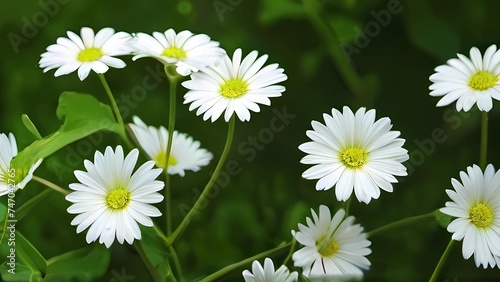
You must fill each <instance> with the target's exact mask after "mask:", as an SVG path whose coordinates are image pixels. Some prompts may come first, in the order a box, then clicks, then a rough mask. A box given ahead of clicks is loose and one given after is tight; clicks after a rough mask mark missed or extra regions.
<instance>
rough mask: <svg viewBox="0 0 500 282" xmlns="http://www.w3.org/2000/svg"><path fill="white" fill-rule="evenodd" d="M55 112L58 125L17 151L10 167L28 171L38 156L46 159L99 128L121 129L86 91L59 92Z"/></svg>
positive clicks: (100, 104) (111, 114)
mask: <svg viewBox="0 0 500 282" xmlns="http://www.w3.org/2000/svg"><path fill="white" fill-rule="evenodd" d="M56 114H57V117H58V118H59V119H60V120H62V119H64V123H63V125H62V126H61V128H60V129H59V130H58V131H56V132H55V133H53V134H51V135H49V136H47V137H45V138H43V139H41V140H37V141H35V142H33V143H32V144H31V145H30V146H28V147H26V148H25V149H24V150H22V151H21V152H19V154H18V155H17V156H16V157H15V158H14V159H13V160H12V163H11V166H12V167H15V168H21V169H22V170H27V169H26V168H29V167H30V166H31V165H32V164H33V163H35V162H36V161H37V160H38V159H43V158H46V157H48V156H50V155H51V154H53V153H54V152H56V151H57V150H59V149H61V148H63V147H64V146H66V145H68V144H71V143H73V142H74V141H77V140H80V139H82V138H84V137H86V136H88V135H90V134H92V133H94V132H97V131H99V130H109V131H113V132H116V133H118V132H120V127H119V126H118V124H117V123H116V121H115V118H114V117H113V113H112V111H111V108H110V107H109V106H108V105H105V104H102V103H100V102H99V101H98V100H97V99H95V97H93V96H92V95H89V94H81V93H76V92H64V93H62V94H61V96H60V97H59V106H58V107H57V111H56Z"/></svg>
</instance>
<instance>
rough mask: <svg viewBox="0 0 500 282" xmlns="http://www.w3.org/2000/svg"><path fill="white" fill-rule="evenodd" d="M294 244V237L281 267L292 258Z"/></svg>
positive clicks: (295, 241)
mask: <svg viewBox="0 0 500 282" xmlns="http://www.w3.org/2000/svg"><path fill="white" fill-rule="evenodd" d="M295 243H297V240H295V237H293V239H292V246H291V247H290V251H289V252H288V255H287V256H286V258H285V260H284V261H283V265H286V264H287V263H288V261H289V260H290V259H291V258H292V254H293V250H294V249H295Z"/></svg>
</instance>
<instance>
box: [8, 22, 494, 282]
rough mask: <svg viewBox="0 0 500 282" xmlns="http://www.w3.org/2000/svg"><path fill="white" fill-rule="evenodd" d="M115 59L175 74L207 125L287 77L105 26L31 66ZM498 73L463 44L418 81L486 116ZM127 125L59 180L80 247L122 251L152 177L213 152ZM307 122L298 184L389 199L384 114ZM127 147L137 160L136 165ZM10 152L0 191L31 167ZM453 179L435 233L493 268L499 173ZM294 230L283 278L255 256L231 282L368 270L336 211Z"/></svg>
mask: <svg viewBox="0 0 500 282" xmlns="http://www.w3.org/2000/svg"><path fill="white" fill-rule="evenodd" d="M125 55H130V56H132V60H137V59H139V58H152V59H155V60H157V61H158V62H160V63H162V64H163V65H164V66H165V71H166V72H167V71H168V70H169V69H170V70H175V74H173V75H174V76H176V78H180V79H184V81H183V82H182V83H181V85H182V86H183V87H184V88H185V89H186V90H187V92H186V94H185V95H184V101H183V103H184V104H188V105H189V107H188V108H189V111H195V113H196V115H197V116H202V118H203V120H205V121H207V120H210V121H211V122H215V121H217V120H219V118H221V119H222V120H224V121H225V122H230V121H234V120H235V119H236V118H237V119H238V120H240V121H241V122H247V121H250V119H251V115H252V113H257V112H260V106H261V105H265V106H269V105H270V104H271V98H276V97H280V96H282V93H283V92H284V91H285V87H284V86H282V85H280V83H282V82H284V81H286V80H287V78H288V77H287V75H286V74H285V73H284V69H283V68H280V66H279V65H278V64H277V63H271V64H267V62H268V59H269V56H268V55H266V54H264V55H259V53H258V51H251V52H249V53H248V54H246V55H245V54H244V53H243V50H241V49H239V48H238V49H236V50H235V51H234V52H233V54H232V56H229V55H228V54H227V53H226V51H225V50H224V49H222V48H221V47H220V46H219V42H216V41H213V40H211V38H210V37H209V36H207V35H205V34H194V33H192V32H190V31H187V30H184V31H181V32H178V33H177V32H175V31H174V30H173V29H168V30H166V31H165V32H153V33H152V35H149V34H146V33H127V32H115V30H114V29H112V28H103V29H101V30H99V31H97V32H94V30H93V29H91V28H88V27H83V28H81V30H80V33H79V34H76V33H74V32H71V31H68V32H67V37H60V38H58V39H57V41H56V44H53V45H50V46H49V47H48V48H47V52H45V53H43V54H42V55H41V59H40V61H39V66H40V67H41V68H43V71H44V72H47V71H49V70H53V69H55V73H54V75H55V76H61V75H66V74H70V73H72V72H76V73H77V75H78V77H79V79H80V80H82V81H83V80H84V79H86V78H87V77H88V76H89V74H90V73H91V72H94V73H96V74H98V75H102V74H104V73H106V72H107V71H109V69H110V67H111V68H115V69H116V68H117V69H119V68H124V67H125V66H126V63H125V61H124V60H122V59H119V58H117V56H125ZM170 75H172V74H170ZM499 77H500V52H499V51H498V50H497V47H496V46H495V45H492V46H491V47H489V48H488V49H487V50H486V52H485V54H484V56H482V55H481V53H480V51H479V50H478V49H477V48H475V47H474V48H472V49H471V50H470V58H467V57H466V56H464V55H461V54H458V58H455V59H450V60H449V61H448V62H447V64H446V65H442V66H439V67H437V68H436V73H435V74H433V75H431V76H430V80H431V82H432V83H433V84H432V85H431V86H430V90H431V92H430V95H431V96H438V97H442V98H441V99H440V100H439V101H438V103H437V106H446V105H449V104H451V103H453V102H455V101H456V109H457V110H458V111H460V110H464V111H469V110H471V109H472V107H473V106H474V105H477V108H478V109H479V110H480V111H483V112H488V111H490V110H491V109H492V107H493V100H500V84H499ZM171 83H173V82H172V81H171ZM132 121H133V122H132V123H129V124H127V127H128V129H130V135H131V137H132V138H133V139H134V141H135V144H137V147H138V148H132V149H131V150H130V151H129V152H128V153H127V152H126V151H125V150H124V148H123V147H122V146H120V145H118V146H116V147H115V148H112V147H111V146H108V147H106V148H105V150H104V153H102V152H99V151H96V152H95V154H94V159H93V161H91V160H85V161H84V163H83V166H84V170H76V171H75V172H74V175H75V177H76V179H77V180H78V182H75V183H72V184H70V185H69V188H70V189H71V190H72V192H71V193H70V194H69V195H67V196H66V200H67V201H69V202H70V203H71V205H70V207H69V208H68V209H67V211H68V212H69V213H70V214H74V215H75V217H74V219H73V220H72V222H71V225H75V226H76V232H77V233H81V232H83V231H84V230H87V233H86V241H87V243H89V244H90V243H92V242H96V241H97V242H99V243H101V244H104V245H105V246H106V247H107V248H110V247H111V246H112V244H113V243H114V242H115V241H117V242H118V243H120V244H123V243H124V242H127V243H128V244H133V243H134V241H135V240H140V239H141V238H142V235H141V226H144V227H153V226H154V224H155V223H154V221H153V219H154V218H155V217H160V216H161V215H162V210H160V209H159V208H158V205H157V204H159V203H160V202H162V201H164V200H165V196H163V195H162V194H161V193H160V192H161V190H163V189H164V187H165V186H166V185H165V182H163V181H160V180H157V178H158V177H159V176H160V175H161V174H162V173H164V174H165V176H166V179H168V177H169V176H174V175H177V176H180V177H184V176H186V175H188V174H189V173H193V172H197V171H199V170H201V169H202V168H203V167H205V166H208V165H209V164H210V162H211V161H212V159H213V157H214V156H213V154H212V153H211V152H209V151H208V150H207V149H204V148H203V147H202V145H201V142H200V141H198V140H196V139H195V138H193V137H191V136H190V135H188V134H187V133H183V132H179V131H177V130H175V131H174V130H172V131H170V132H169V130H167V129H166V128H165V127H164V126H158V127H155V126H151V125H147V124H146V123H145V122H144V121H143V120H142V119H141V118H139V117H138V116H134V117H133V118H132ZM311 127H312V128H311V129H310V130H307V131H306V132H305V135H306V136H307V138H309V141H307V142H305V143H303V144H301V145H299V146H298V149H299V150H300V151H302V152H303V153H304V154H305V156H304V157H303V158H302V159H301V161H300V162H301V163H302V164H305V165H308V166H310V167H308V168H306V169H305V171H304V172H303V173H302V177H303V178H304V179H306V180H314V181H316V182H315V190H317V191H329V190H330V191H329V192H322V193H331V195H332V198H334V200H336V201H337V202H340V203H343V204H345V205H343V206H345V207H348V206H349V203H350V201H353V200H355V201H357V202H359V203H363V204H370V203H371V202H372V200H376V199H379V198H380V197H381V196H382V194H383V193H385V192H387V193H391V192H393V191H394V186H395V185H396V183H398V178H399V177H404V176H407V169H406V167H405V166H404V162H405V161H407V160H408V159H409V155H408V151H407V150H406V149H404V148H403V145H404V144H405V140H404V139H403V138H401V137H400V135H401V133H400V132H399V131H396V130H393V124H392V121H391V119H390V118H388V117H382V118H377V112H376V110H375V109H367V108H365V107H360V108H358V109H355V110H353V109H351V108H350V107H348V106H344V107H341V108H339V109H337V108H332V109H331V111H330V112H329V113H324V114H323V119H322V121H316V120H314V121H312V122H311ZM169 133H170V134H169ZM168 144H171V147H169V146H168ZM139 148H140V149H141V150H142V152H143V153H144V155H145V157H146V158H147V161H146V162H144V163H142V164H140V165H139V166H138V168H137V169H136V166H137V165H138V160H139V155H140V151H139ZM17 154H18V151H17V145H16V139H15V137H14V135H13V134H11V133H10V134H8V135H6V134H0V196H1V195H5V194H9V193H14V192H16V191H17V190H18V189H22V188H24V187H25V186H26V184H27V183H28V182H29V181H30V180H31V179H33V178H34V176H33V174H34V171H35V169H36V168H37V167H38V166H39V165H40V163H41V162H42V159H39V160H36V161H34V162H33V163H32V164H30V166H29V167H26V168H14V167H11V161H12V159H13V158H15V156H16V155H17ZM459 176H460V181H459V180H457V179H452V180H451V184H452V186H453V190H451V189H448V190H446V193H447V195H448V196H449V197H450V198H451V200H452V201H449V202H446V204H445V207H443V208H441V209H440V211H441V212H442V213H444V214H447V215H449V216H451V217H455V218H456V219H454V220H453V221H452V222H451V223H450V224H449V225H448V226H447V229H448V231H449V232H451V233H453V235H452V239H453V240H457V241H460V240H463V248H462V254H463V257H464V258H465V259H468V258H470V257H471V256H472V255H474V261H475V264H476V267H479V266H481V265H482V266H483V267H484V268H487V267H488V266H490V267H500V171H495V169H494V167H493V165H492V164H490V165H487V166H485V167H479V166H477V165H473V166H470V167H468V168H467V170H466V172H460V174H459ZM12 179H15V181H12ZM11 182H14V184H11ZM167 183H168V182H167ZM167 186H168V185H167ZM344 202H345V203H344ZM339 206H340V205H339ZM195 212H196V211H195ZM297 228H298V230H292V231H291V234H292V236H293V240H294V241H296V242H297V243H298V244H300V245H301V246H299V248H298V250H295V249H294V248H292V250H291V251H290V256H289V257H291V260H292V261H293V266H294V268H295V269H293V270H297V271H290V270H289V268H288V267H287V266H286V260H285V262H284V263H283V264H280V265H277V268H275V264H274V262H273V261H272V260H271V259H270V258H268V257H266V258H265V260H264V261H263V264H261V262H259V260H258V259H257V260H253V262H252V265H251V271H250V270H248V269H247V270H244V271H243V272H242V273H241V275H242V276H243V279H244V280H245V281H247V282H248V281H281V282H282V281H285V282H292V281H298V280H299V277H306V278H308V279H311V280H314V279H325V281H337V280H342V281H344V280H349V279H361V278H362V277H363V275H364V273H365V272H366V271H368V270H369V268H370V266H371V262H370V261H369V259H368V258H367V256H369V255H370V254H371V252H372V251H371V249H370V246H371V244H372V243H371V241H370V240H369V238H368V237H369V235H368V233H366V232H365V231H364V228H363V226H362V225H361V224H359V223H356V218H355V217H354V216H353V215H351V214H349V210H348V208H345V209H344V208H336V209H335V210H332V209H331V207H328V206H326V205H320V206H319V208H318V211H317V212H316V211H315V210H314V209H311V216H310V217H306V218H305V224H302V223H299V224H298V226H297ZM248 264H249V263H248Z"/></svg>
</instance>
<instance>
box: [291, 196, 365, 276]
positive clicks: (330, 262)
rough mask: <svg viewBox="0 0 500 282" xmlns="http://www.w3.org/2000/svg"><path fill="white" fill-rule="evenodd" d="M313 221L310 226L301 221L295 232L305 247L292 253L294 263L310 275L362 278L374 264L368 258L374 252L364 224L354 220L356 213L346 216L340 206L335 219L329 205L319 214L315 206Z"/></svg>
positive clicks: (320, 210) (308, 223) (320, 209)
mask: <svg viewBox="0 0 500 282" xmlns="http://www.w3.org/2000/svg"><path fill="white" fill-rule="evenodd" d="M311 212H312V220H311V218H309V217H307V218H306V222H307V226H305V225H302V224H300V223H299V231H298V232H295V231H292V235H293V236H294V237H295V239H296V240H297V242H299V243H300V244H302V245H304V247H303V248H302V249H300V250H298V251H296V252H295V253H293V255H292V260H293V261H294V265H295V266H297V267H302V268H303V269H304V271H303V273H302V274H303V275H304V276H306V277H308V278H320V277H329V278H336V279H339V278H341V279H342V278H360V277H362V276H363V270H367V269H369V267H370V265H371V264H370V261H369V260H368V259H367V258H366V257H365V256H367V255H369V254H370V253H371V250H370V249H369V248H368V247H369V246H370V245H371V242H370V241H369V240H367V239H366V238H367V236H366V233H364V232H363V227H361V226H360V225H359V224H353V223H354V220H355V218H354V216H348V217H347V218H345V219H344V216H345V211H344V210H343V209H340V210H339V211H338V212H337V213H336V214H335V215H334V216H333V218H332V217H331V214H330V209H329V208H328V207H327V206H324V205H321V206H320V207H319V216H318V215H317V214H316V213H315V212H314V210H312V209H311Z"/></svg>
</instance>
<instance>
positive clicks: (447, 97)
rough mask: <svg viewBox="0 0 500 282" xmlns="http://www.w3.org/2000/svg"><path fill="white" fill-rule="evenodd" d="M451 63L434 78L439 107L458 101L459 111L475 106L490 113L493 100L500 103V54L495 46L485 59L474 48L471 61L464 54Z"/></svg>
mask: <svg viewBox="0 0 500 282" xmlns="http://www.w3.org/2000/svg"><path fill="white" fill-rule="evenodd" d="M457 56H458V59H457V58H453V59H450V60H448V62H447V64H446V65H441V66H439V67H437V68H436V69H435V71H436V73H434V74H433V75H431V76H430V78H429V79H430V80H431V81H432V82H433V84H432V85H431V86H430V87H429V89H430V90H432V91H431V93H430V95H431V96H436V97H441V96H443V97H442V98H441V100H439V101H438V103H437V106H438V107H441V106H447V105H449V104H451V103H453V102H455V101H457V104H456V108H457V111H461V110H462V109H463V110H464V111H465V112H467V111H469V110H470V109H471V108H472V106H474V104H477V107H478V108H479V110H481V111H485V112H489V111H490V110H491V108H492V107H493V101H492V98H493V99H495V100H500V81H499V76H500V52H498V51H497V46H496V45H491V46H490V47H489V48H488V49H487V50H486V52H485V53H484V56H481V52H480V51H479V50H478V49H477V48H476V47H472V48H471V49H470V59H469V58H467V57H466V56H464V55H462V54H457Z"/></svg>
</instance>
